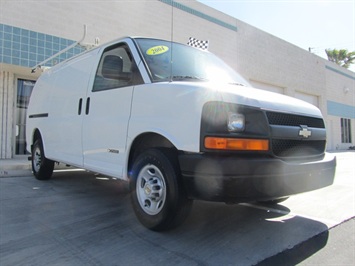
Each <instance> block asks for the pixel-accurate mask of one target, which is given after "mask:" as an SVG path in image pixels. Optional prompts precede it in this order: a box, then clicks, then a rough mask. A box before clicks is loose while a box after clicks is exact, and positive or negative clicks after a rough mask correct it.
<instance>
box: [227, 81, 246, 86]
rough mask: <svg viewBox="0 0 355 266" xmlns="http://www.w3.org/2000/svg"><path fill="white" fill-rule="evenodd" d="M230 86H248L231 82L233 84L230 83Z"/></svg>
mask: <svg viewBox="0 0 355 266" xmlns="http://www.w3.org/2000/svg"><path fill="white" fill-rule="evenodd" d="M228 84H230V85H239V86H244V87H245V86H246V85H245V84H243V83H238V82H231V83H228Z"/></svg>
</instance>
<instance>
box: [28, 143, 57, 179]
mask: <svg viewBox="0 0 355 266" xmlns="http://www.w3.org/2000/svg"><path fill="white" fill-rule="evenodd" d="M31 161H32V172H33V174H34V176H35V177H36V178H37V179H38V180H48V179H50V178H51V177H52V174H53V169H54V161H52V160H49V159H47V158H46V157H45V155H44V149H43V144H42V140H41V139H37V140H36V141H35V142H34V143H33V146H32V160H31Z"/></svg>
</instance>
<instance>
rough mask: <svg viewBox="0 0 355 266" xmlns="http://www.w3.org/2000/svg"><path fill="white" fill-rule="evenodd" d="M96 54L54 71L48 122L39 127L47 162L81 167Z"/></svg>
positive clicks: (95, 52) (91, 53)
mask: <svg viewBox="0 0 355 266" xmlns="http://www.w3.org/2000/svg"><path fill="white" fill-rule="evenodd" d="M96 54H97V50H94V51H92V52H90V53H87V54H85V55H83V56H81V57H78V58H77V59H75V60H73V61H69V62H68V63H67V64H65V65H64V66H62V67H61V68H60V69H58V70H57V71H54V74H55V75H56V78H55V83H54V87H53V92H52V95H51V96H52V104H51V106H50V111H49V115H50V116H49V118H50V119H48V123H47V124H46V127H45V128H41V131H43V135H44V136H45V137H46V156H47V157H48V158H50V159H53V160H56V161H59V162H65V163H68V164H72V165H75V166H83V155H82V140H81V137H82V136H81V135H82V120H83V115H84V113H85V109H86V93H87V88H88V84H89V80H90V77H91V74H92V70H93V66H94V64H95V63H96V61H97V56H96Z"/></svg>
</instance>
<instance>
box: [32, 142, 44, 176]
mask: <svg viewBox="0 0 355 266" xmlns="http://www.w3.org/2000/svg"><path fill="white" fill-rule="evenodd" d="M32 156H33V169H34V170H35V171H36V172H38V171H39V170H40V168H41V163H42V154H41V150H40V149H39V147H36V148H35V149H34V151H33V155H32Z"/></svg>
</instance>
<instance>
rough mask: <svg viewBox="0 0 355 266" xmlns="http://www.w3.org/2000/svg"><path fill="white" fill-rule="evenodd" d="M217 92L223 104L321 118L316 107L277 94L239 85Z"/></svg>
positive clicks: (229, 86) (225, 87) (222, 88)
mask: <svg viewBox="0 0 355 266" xmlns="http://www.w3.org/2000/svg"><path fill="white" fill-rule="evenodd" d="M219 86H220V85H219ZM211 88H212V87H211ZM213 88H214V89H216V86H215V85H213ZM218 92H219V93H220V95H221V98H222V100H223V101H225V102H230V103H237V104H242V105H248V106H254V107H258V108H260V109H264V110H269V111H278V112H286V113H294V114H300V115H307V116H314V117H322V113H321V112H320V110H319V109H318V108H317V107H316V106H314V105H312V104H310V103H307V102H305V101H302V100H299V99H296V98H293V97H290V96H286V95H282V94H279V93H274V92H269V91H265V90H260V89H255V88H251V87H245V86H241V85H225V86H223V87H220V88H219V89H218Z"/></svg>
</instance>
